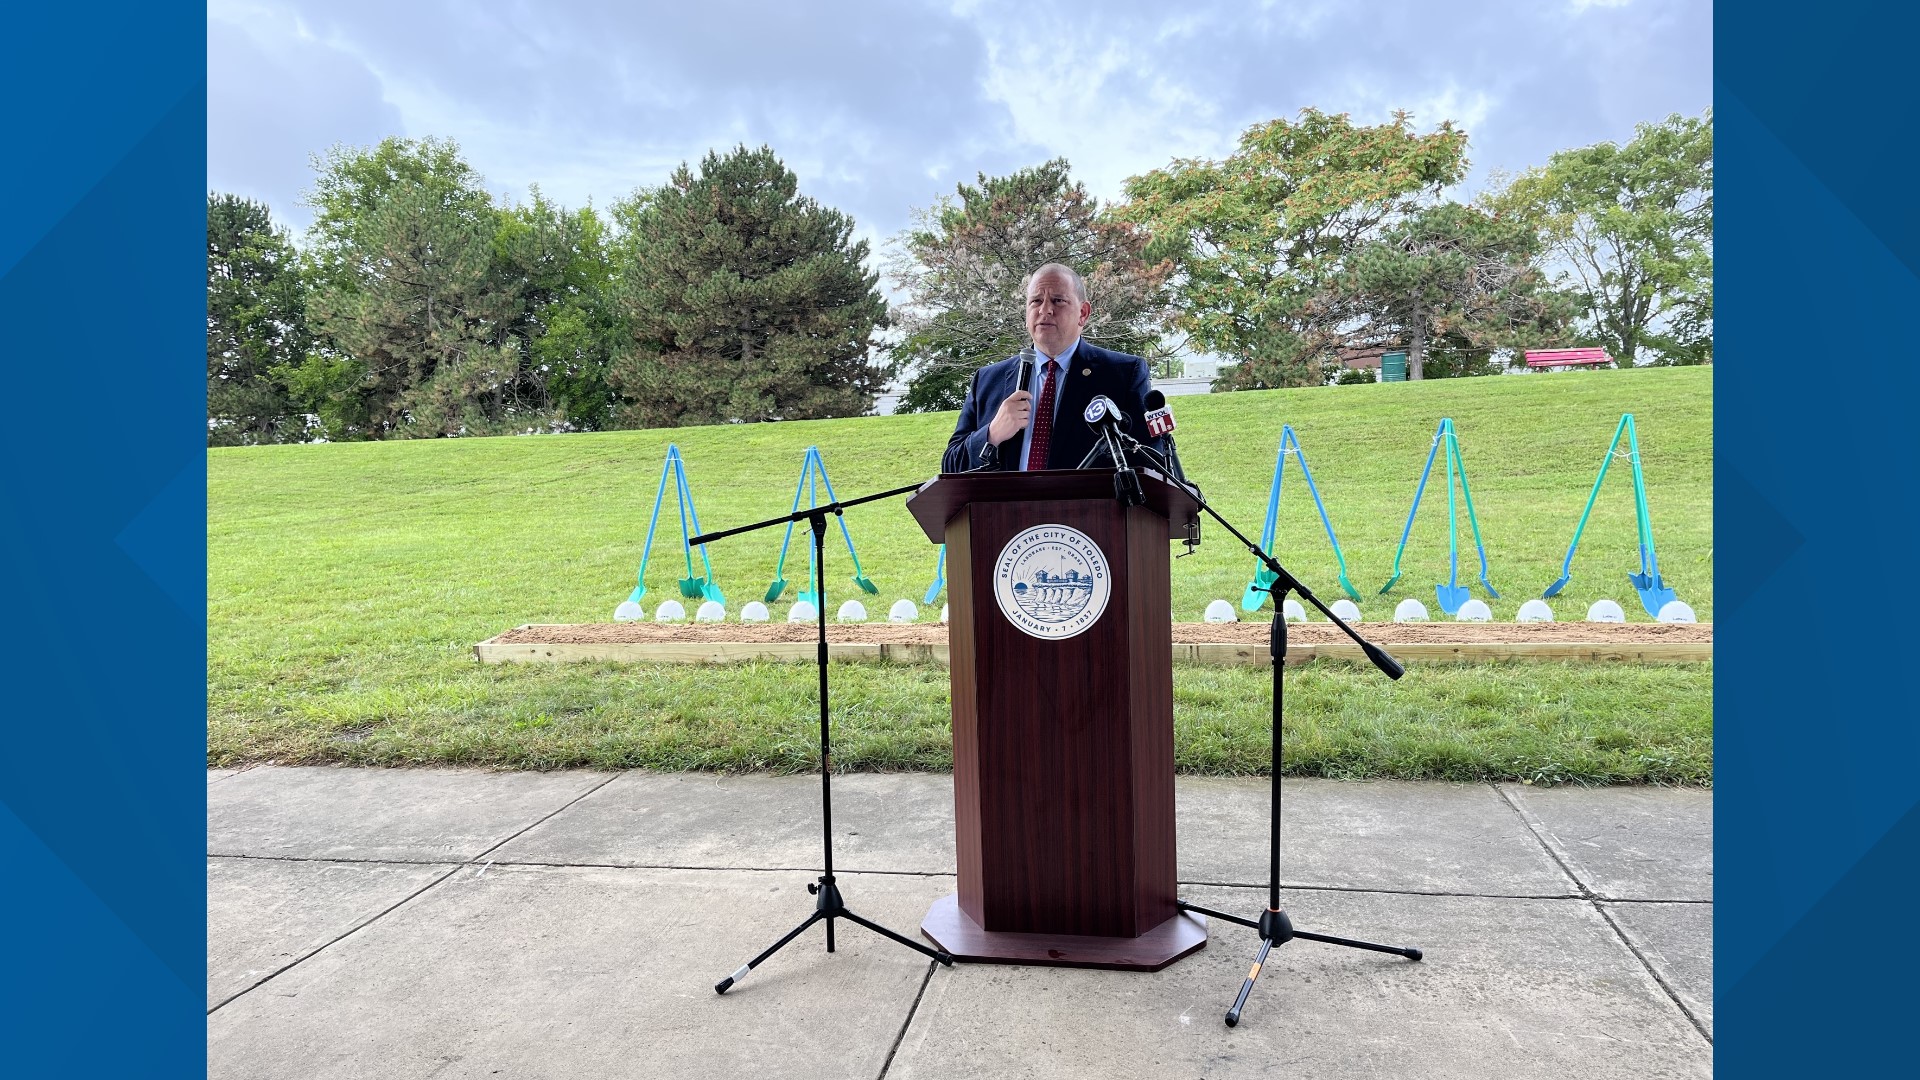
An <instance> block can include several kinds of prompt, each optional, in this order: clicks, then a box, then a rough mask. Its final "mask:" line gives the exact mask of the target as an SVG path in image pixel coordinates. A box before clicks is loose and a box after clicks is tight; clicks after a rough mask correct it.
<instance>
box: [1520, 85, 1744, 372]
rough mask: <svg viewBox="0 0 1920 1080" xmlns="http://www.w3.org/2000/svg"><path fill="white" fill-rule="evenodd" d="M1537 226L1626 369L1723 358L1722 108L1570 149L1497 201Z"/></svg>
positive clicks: (1589, 326)
mask: <svg viewBox="0 0 1920 1080" xmlns="http://www.w3.org/2000/svg"><path fill="white" fill-rule="evenodd" d="M1485 201H1486V204H1487V205H1488V206H1490V207H1494V208H1497V209H1499V210H1500V211H1502V212H1503V213H1507V214H1514V215H1518V216H1520V217H1522V218H1524V219H1526V220H1528V221H1530V222H1532V223H1533V224H1534V225H1535V226H1536V227H1537V228H1538V229H1539V231H1540V234H1541V236H1542V238H1543V239H1544V240H1545V242H1546V243H1547V244H1549V245H1550V246H1551V248H1552V249H1553V250H1554V251H1555V252H1556V253H1557V254H1558V255H1559V257H1560V260H1561V262H1562V264H1563V265H1564V267H1565V273H1566V276H1567V279H1568V283H1569V284H1570V285H1572V286H1573V287H1575V288H1576V289H1577V290H1578V291H1579V292H1580V293H1581V294H1582V296H1583V297H1584V299H1585V306H1586V311H1585V313H1584V319H1583V325H1582V331H1583V337H1584V338H1585V340H1586V341H1587V342H1588V343H1590V344H1598V345H1603V346H1605V347H1606V349H1607V351H1608V352H1609V353H1611V354H1612V355H1613V356H1614V357H1615V358H1616V359H1618V360H1620V361H1621V362H1622V363H1653V364H1698V363H1705V362H1708V361H1710V360H1711V359H1712V358H1713V112H1712V110H1711V109H1709V110H1707V112H1705V113H1703V114H1702V115H1701V116H1699V117H1686V116H1681V115H1679V114H1677V113H1676V114H1674V115H1672V116H1669V117H1667V118H1666V119H1665V120H1663V121H1661V122H1660V123H1657V124H1641V125H1639V126H1638V127H1637V128H1636V129H1635V135H1634V138H1633V139H1632V141H1630V142H1628V143H1627V144H1626V145H1625V146H1619V145H1615V144H1614V143H1599V144H1596V145H1594V146H1584V147H1580V148H1579V149H1576V150H1563V151H1561V152H1560V153H1557V154H1554V155H1553V156H1552V157H1551V158H1549V159H1548V161H1547V164H1546V165H1545V166H1544V167H1542V168H1538V169H1534V170H1531V171H1529V172H1527V173H1525V174H1523V175H1521V176H1519V177H1517V178H1516V179H1514V180H1513V181H1512V182H1511V183H1510V184H1508V185H1507V186H1506V187H1505V188H1504V190H1501V191H1498V192H1495V193H1493V194H1491V195H1489V196H1488V197H1487V199H1486V200H1485Z"/></svg>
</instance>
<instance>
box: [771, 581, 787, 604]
mask: <svg viewBox="0 0 1920 1080" xmlns="http://www.w3.org/2000/svg"><path fill="white" fill-rule="evenodd" d="M786 591H787V579H786V578H775V579H774V582H773V584H771V585H769V586H767V603H769V604H771V603H773V602H774V601H775V600H778V599H780V594H781V593H783V592H786Z"/></svg>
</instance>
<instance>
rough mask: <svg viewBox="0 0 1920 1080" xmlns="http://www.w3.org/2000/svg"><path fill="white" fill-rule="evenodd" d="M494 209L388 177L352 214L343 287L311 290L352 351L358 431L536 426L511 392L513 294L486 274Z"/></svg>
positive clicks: (515, 370)
mask: <svg viewBox="0 0 1920 1080" xmlns="http://www.w3.org/2000/svg"><path fill="white" fill-rule="evenodd" d="M495 224H496V222H495V217H494V214H493V212H492V210H491V209H487V210H486V211H484V212H482V213H477V214H462V213H458V212H456V211H452V210H450V209H449V208H448V207H447V206H446V205H445V204H444V203H442V202H441V201H440V200H438V199H437V198H436V197H435V196H434V195H433V193H431V192H430V191H427V190H425V189H424V188H421V187H418V186H405V187H400V188H396V189H395V190H393V191H392V192H390V193H389V194H387V195H386V196H385V197H383V198H382V199H381V200H380V201H379V202H378V203H376V204H375V205H374V207H373V208H372V210H371V211H369V212H366V213H364V215H363V216H362V218H361V219H360V220H359V221H358V222H356V226H355V230H354V247H353V249H352V251H353V254H354V256H355V258H354V266H355V270H356V273H355V274H354V276H353V278H352V279H351V287H350V288H341V287H339V286H337V285H336V286H330V287H325V288H323V289H322V291H321V292H319V293H318V294H317V295H315V297H314V300H313V314H314V318H315V321H316V323H317V324H318V325H319V326H320V327H321V328H323V329H324V330H325V331H326V332H327V333H328V335H329V336H330V337H331V338H332V340H333V342H334V344H335V346H336V347H337V348H338V349H339V351H340V352H341V353H342V354H343V355H345V356H349V357H351V358H352V362H353V365H354V369H355V372H356V375H357V379H356V389H357V390H358V391H359V394H360V403H361V405H362V407H363V408H364V410H365V418H366V425H367V430H368V431H369V433H373V434H377V435H379V436H382V437H395V436H399V437H423V436H424V437H432V436H443V435H461V434H494V433H501V432H506V431H515V430H525V429H526V428H527V427H529V426H533V427H544V426H546V423H547V421H548V417H547V416H545V415H541V414H540V413H539V412H538V410H537V407H536V405H535V404H534V403H529V402H525V401H523V400H521V398H520V396H519V394H518V393H517V391H519V390H520V386H519V383H520V381H521V380H520V375H521V355H520V351H519V349H518V348H517V347H516V345H515V343H514V342H513V340H512V339H511V338H510V337H509V331H510V328H511V327H512V326H513V325H514V323H515V322H516V321H517V320H518V319H519V318H520V317H521V315H522V312H523V309H522V307H521V304H520V301H519V297H518V296H516V295H515V294H514V292H513V291H512V290H510V289H506V288H502V287H501V283H500V282H499V281H498V280H497V279H496V277H495V275H494V274H493V273H492V270H493V261H492V254H493V240H494V231H495Z"/></svg>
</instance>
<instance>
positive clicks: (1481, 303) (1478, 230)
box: [1325, 202, 1572, 379]
mask: <svg viewBox="0 0 1920 1080" xmlns="http://www.w3.org/2000/svg"><path fill="white" fill-rule="evenodd" d="M1539 251H1540V241H1539V238H1538V237H1537V235H1536V234H1535V232H1534V230H1533V229H1532V228H1530V227H1529V226H1528V225H1527V224H1526V223H1525V222H1523V221H1517V220H1514V219H1512V218H1506V219H1502V218H1498V217H1495V216H1493V215H1491V214H1487V213H1483V212H1481V211H1479V210H1475V209H1473V208H1471V207H1467V206H1462V205H1461V204H1459V203H1456V202H1443V203H1439V204H1436V205H1434V206H1430V207H1427V208H1425V209H1423V210H1420V211H1418V212H1416V213H1414V214H1412V215H1410V216H1408V217H1406V218H1404V219H1402V220H1401V221H1399V222H1397V223H1395V224H1394V225H1392V226H1390V227H1389V228H1387V229H1386V230H1385V231H1384V232H1383V233H1382V234H1381V236H1380V238H1379V239H1378V240H1375V241H1372V242H1370V243H1367V244H1364V245H1362V246H1361V247H1360V248H1359V249H1358V250H1356V251H1355V252H1354V253H1353V255H1352V256H1351V257H1350V258H1349V259H1348V261H1347V266H1346V269H1345V272H1344V273H1342V274H1341V276H1340V278H1339V279H1338V280H1337V281H1336V283H1335V284H1334V286H1333V292H1334V294H1335V295H1334V296H1333V297H1332V298H1330V299H1329V301H1328V302H1327V304H1326V305H1325V306H1326V308H1327V309H1328V310H1332V311H1336V312H1339V313H1341V314H1343V315H1347V316H1350V317H1351V319H1352V320H1353V321H1352V322H1351V323H1347V324H1346V325H1347V330H1346V333H1347V336H1348V338H1349V340H1350V341H1361V342H1367V343H1370V344H1389V343H1391V344H1396V345H1404V346H1405V347H1406V350H1407V377H1408V378H1409V379H1421V378H1424V377H1425V376H1426V370H1425V366H1426V361H1427V359H1428V356H1429V353H1430V351H1431V350H1432V349H1433V347H1434V346H1435V345H1436V344H1440V345H1442V346H1443V349H1444V350H1445V351H1446V352H1447V354H1448V359H1449V360H1452V361H1453V362H1452V363H1450V364H1448V365H1447V366H1448V368H1450V369H1451V372H1450V373H1454V374H1477V373H1480V370H1484V368H1481V369H1480V370H1476V366H1475V365H1474V364H1473V363H1471V362H1470V361H1469V362H1463V361H1467V358H1468V357H1471V356H1474V355H1476V354H1477V355H1478V357H1479V358H1480V359H1481V360H1482V362H1483V364H1484V361H1485V359H1486V358H1487V357H1488V355H1489V354H1490V352H1491V350H1492V349H1496V348H1501V347H1514V346H1520V345H1526V344H1532V343H1535V342H1538V341H1542V340H1545V339H1546V338H1547V337H1549V336H1551V335H1552V334H1554V333H1556V332H1557V331H1558V330H1559V328H1560V327H1561V326H1562V325H1564V323H1565V322H1566V320H1567V319H1568V318H1569V317H1570V316H1571V314H1572V311H1571V307H1572V305H1571V303H1570V302H1569V300H1568V298H1566V297H1564V296H1562V295H1561V294H1558V293H1556V292H1554V290H1552V289H1551V288H1549V287H1548V286H1547V283H1546V276H1545V274H1543V273H1542V272H1541V270H1540V269H1539V267H1538V266H1536V265H1535V257H1536V256H1537V255H1538V254H1539Z"/></svg>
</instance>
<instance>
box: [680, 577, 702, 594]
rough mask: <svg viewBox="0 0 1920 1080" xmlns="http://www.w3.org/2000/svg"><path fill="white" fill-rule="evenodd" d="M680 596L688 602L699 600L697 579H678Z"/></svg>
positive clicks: (698, 582)
mask: <svg viewBox="0 0 1920 1080" xmlns="http://www.w3.org/2000/svg"><path fill="white" fill-rule="evenodd" d="M680 595H681V596H684V597H686V598H687V599H689V600H697V599H699V597H700V579H699V578H697V577H690V578H681V579H680Z"/></svg>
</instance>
